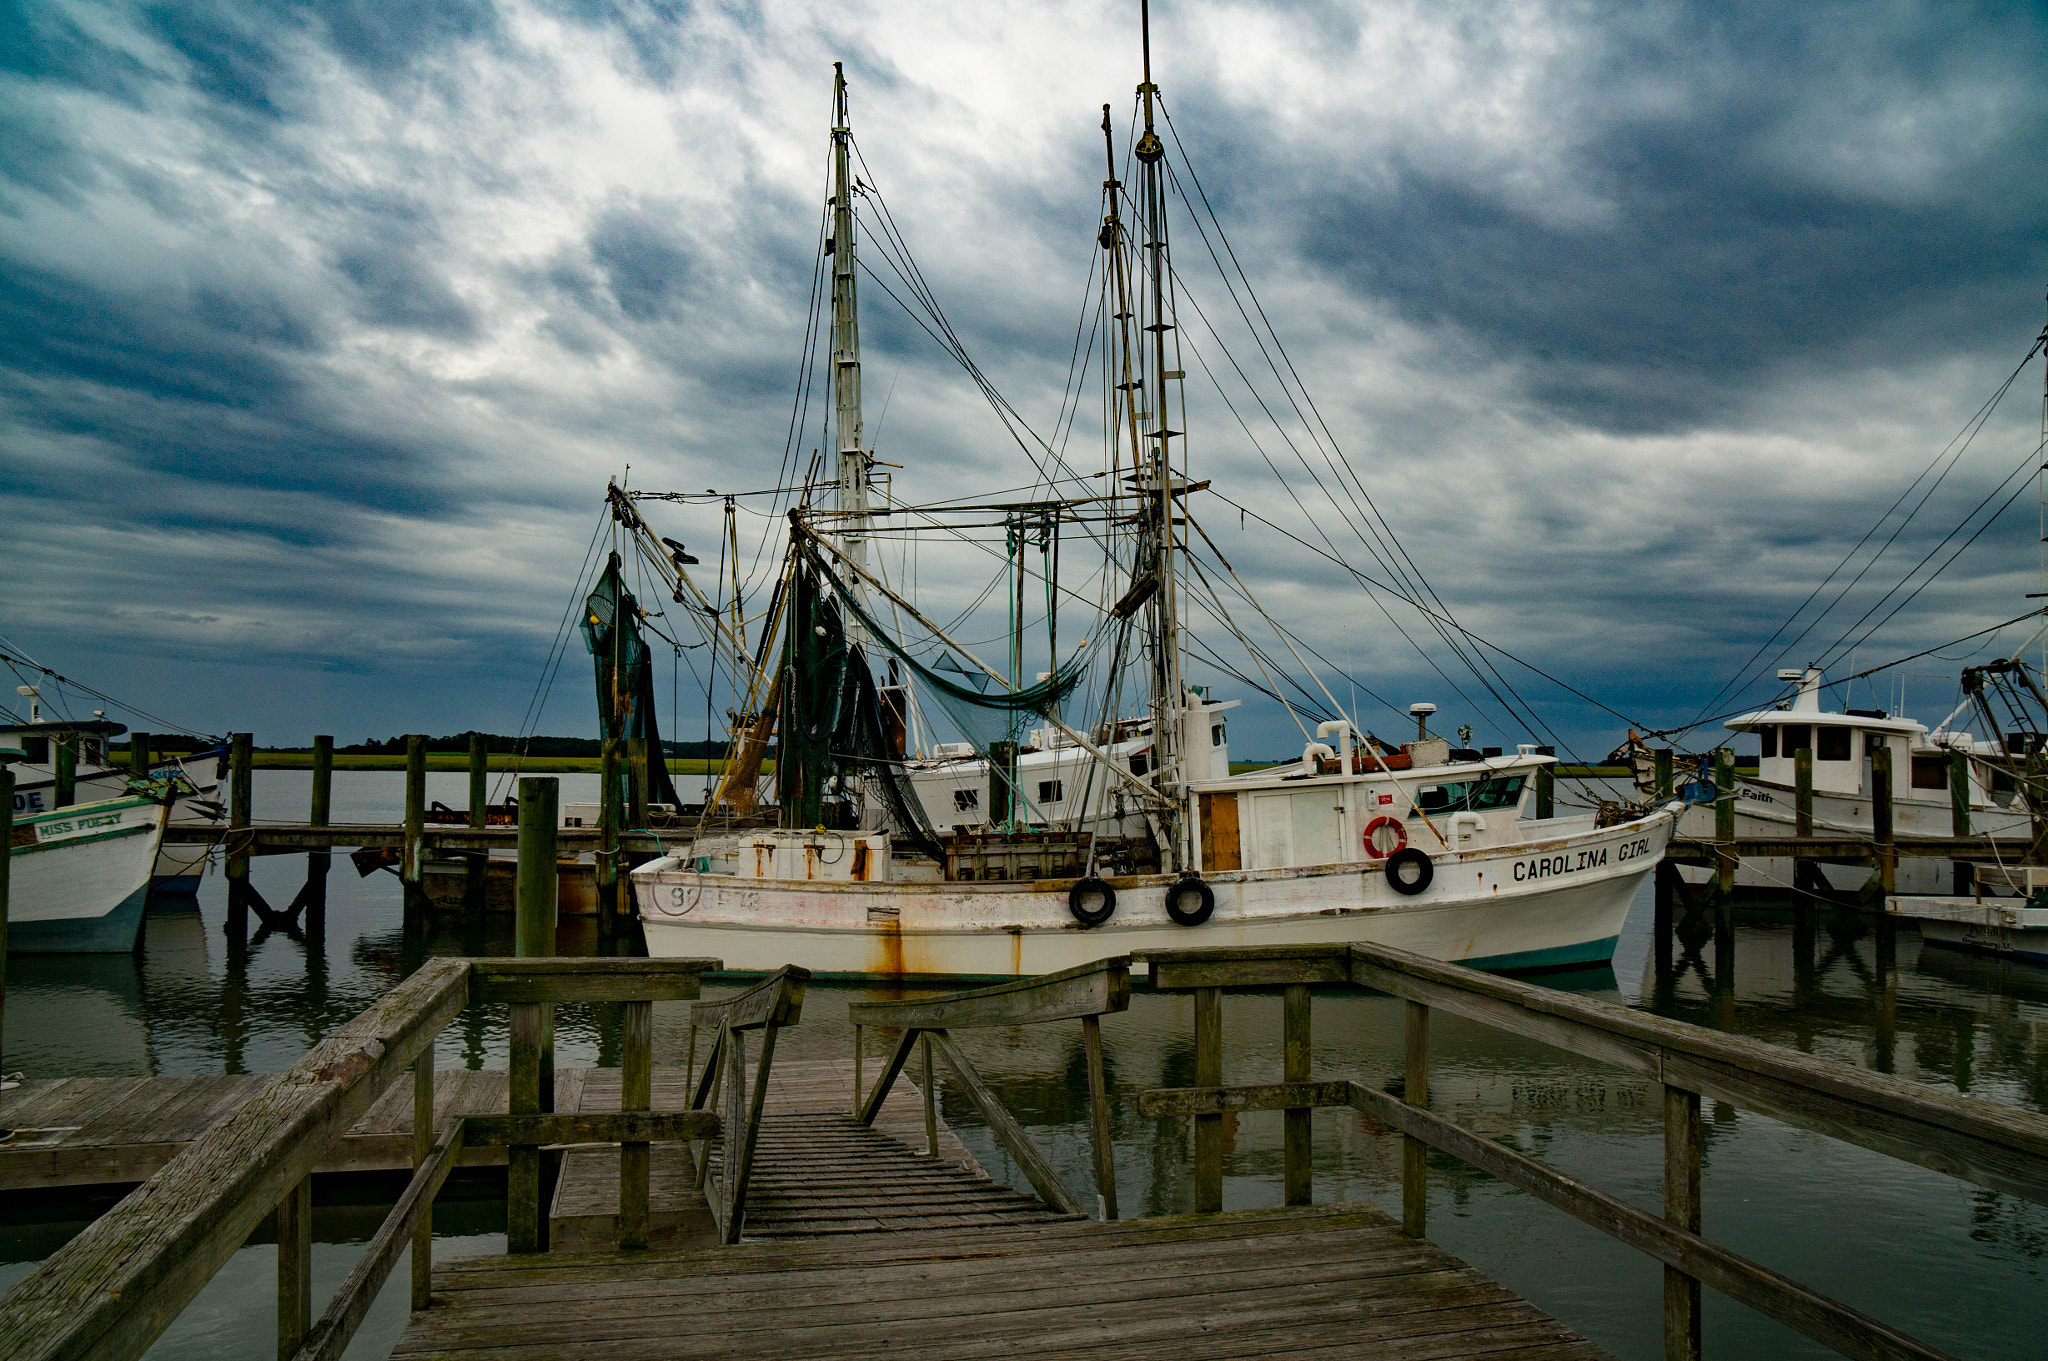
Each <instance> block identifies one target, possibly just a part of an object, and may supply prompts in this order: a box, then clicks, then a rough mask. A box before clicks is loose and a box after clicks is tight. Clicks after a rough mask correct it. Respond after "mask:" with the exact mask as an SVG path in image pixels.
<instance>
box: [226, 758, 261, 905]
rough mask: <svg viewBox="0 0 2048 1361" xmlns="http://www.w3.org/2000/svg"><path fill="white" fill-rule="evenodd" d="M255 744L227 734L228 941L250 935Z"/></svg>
mask: <svg viewBox="0 0 2048 1361" xmlns="http://www.w3.org/2000/svg"><path fill="white" fill-rule="evenodd" d="M251 746H252V741H251V738H250V735H249V734H248V733H245V732H238V733H230V734H228V863H227V878H228V939H230V940H234V941H241V940H244V939H246V938H247V937H248V934H249V844H250V842H251V841H253V840H254V839H255V838H254V837H253V836H251V835H250V833H249V805H250V803H251V802H252V801H253V798H252V796H253V795H254V793H255V788H254V786H253V784H252V783H251V777H250V774H249V761H250V749H251Z"/></svg>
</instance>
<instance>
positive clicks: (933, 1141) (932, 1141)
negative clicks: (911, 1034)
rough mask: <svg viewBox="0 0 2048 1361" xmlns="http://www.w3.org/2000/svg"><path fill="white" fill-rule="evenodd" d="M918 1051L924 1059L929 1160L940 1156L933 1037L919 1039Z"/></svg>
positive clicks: (925, 1138)
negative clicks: (933, 1075)
mask: <svg viewBox="0 0 2048 1361" xmlns="http://www.w3.org/2000/svg"><path fill="white" fill-rule="evenodd" d="M917 1041H918V1049H919V1050H920V1051H921V1052H922V1056H923V1059H924V1073H923V1074H922V1077H923V1086H924V1155H925V1156H926V1157H927V1158H936V1157H938V1156H939V1089H938V1087H937V1085H936V1084H934V1083H933V1081H932V1037H931V1036H929V1035H920V1036H918V1037H917Z"/></svg>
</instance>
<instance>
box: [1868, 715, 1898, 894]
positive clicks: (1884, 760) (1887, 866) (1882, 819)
mask: <svg viewBox="0 0 2048 1361" xmlns="http://www.w3.org/2000/svg"><path fill="white" fill-rule="evenodd" d="M1870 829H1871V831H1872V832H1873V833H1874V834H1875V840H1876V841H1877V889H1878V892H1879V893H1881V894H1883V895H1884V896H1885V897H1887V898H1889V897H1890V896H1891V895H1892V892H1893V890H1894V889H1895V888H1896V887H1897V875H1898V863H1899V860H1898V853H1897V851H1896V850H1895V849H1894V848H1893V845H1892V747H1891V743H1890V742H1886V743H1884V745H1882V746H1879V747H1876V748H1874V749H1873V750H1872V751H1871V753H1870ZM1877 910H1878V911H1880V912H1882V911H1884V910H1885V905H1884V904H1883V903H1882V902H1880V903H1879V904H1878V905H1877Z"/></svg>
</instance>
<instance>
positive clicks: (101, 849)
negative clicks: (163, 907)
mask: <svg viewBox="0 0 2048 1361" xmlns="http://www.w3.org/2000/svg"><path fill="white" fill-rule="evenodd" d="M169 805H170V801H169V799H168V797H167V796H165V795H164V794H163V793H161V792H152V793H143V794H123V795H121V796H120V797H118V798H111V799H97V800H94V801H92V802H90V803H77V804H72V805H70V806H69V807H66V808H54V809H50V810H48V811H46V812H40V813H30V814H28V815H27V816H26V817H21V816H17V817H16V818H15V820H14V839H13V844H12V845H11V846H10V848H9V852H8V914H7V915H8V923H7V950H8V953H10V954H17V953H18V954H52V953H80V954H110V953H119V952H121V951H125V950H132V949H134V948H135V945H136V942H137V941H138V940H139V939H140V937H141V932H142V915H143V906H144V904H145V902H146V901H147V900H148V897H149V880H150V870H151V868H152V867H153V866H154V865H155V863H156V854H157V850H158V849H159V847H160V846H161V844H162V841H163V834H164V825H165V823H166V821H167V819H168V815H169V813H170V806H169Z"/></svg>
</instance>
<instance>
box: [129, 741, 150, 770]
mask: <svg viewBox="0 0 2048 1361" xmlns="http://www.w3.org/2000/svg"><path fill="white" fill-rule="evenodd" d="M128 773H129V774H130V775H132V776H134V777H135V778H136V779H138V780H139V779H142V778H143V777H145V776H147V775H148V774H149V734H148V733H146V732H132V733H129V734H128Z"/></svg>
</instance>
